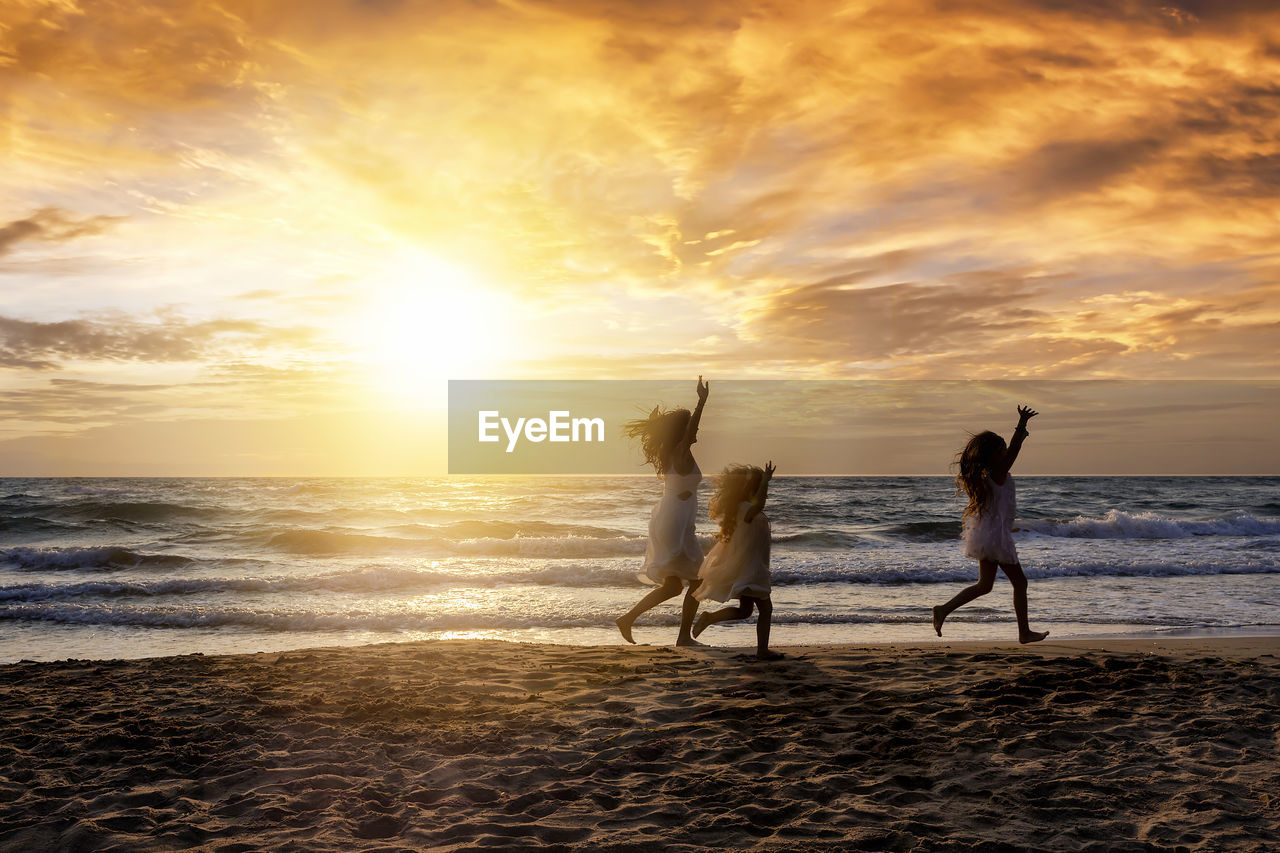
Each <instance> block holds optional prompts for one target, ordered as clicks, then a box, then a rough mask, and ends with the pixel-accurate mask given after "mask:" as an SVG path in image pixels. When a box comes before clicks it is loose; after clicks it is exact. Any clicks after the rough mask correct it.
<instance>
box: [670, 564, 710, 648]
mask: <svg viewBox="0 0 1280 853" xmlns="http://www.w3.org/2000/svg"><path fill="white" fill-rule="evenodd" d="M701 583H702V580H701V579H697V580H691V581H689V588H688V589H686V590H685V591H684V603H683V604H682V605H681V606H680V633H679V634H678V635H677V636H676V645H677V646H701V645H705V644H704V643H699V642H698V641H697V640H695V639H694V638H693V637H692V635H690V633H689V629H690V628H691V627H692V626H693V616H694V614H695V613H697V612H698V599H696V598H694V597H693V591H694V590H695V589H697V588H698V586H699V585H700V584H701Z"/></svg>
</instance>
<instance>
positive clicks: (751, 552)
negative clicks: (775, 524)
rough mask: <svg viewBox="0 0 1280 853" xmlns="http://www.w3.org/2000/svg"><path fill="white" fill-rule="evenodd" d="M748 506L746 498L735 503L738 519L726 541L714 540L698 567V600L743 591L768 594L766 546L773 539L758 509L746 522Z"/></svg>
mask: <svg viewBox="0 0 1280 853" xmlns="http://www.w3.org/2000/svg"><path fill="white" fill-rule="evenodd" d="M750 509H751V504H750V503H749V502H747V501H743V502H742V503H741V504H739V505H738V523H737V525H735V526H734V528H733V535H732V536H730V537H729V541H728V542H725V541H724V540H720V541H719V542H717V543H716V544H715V545H714V546H713V547H712V549H711V550H710V551H709V552H708V553H707V557H706V559H705V560H703V561H702V568H701V569H699V570H698V577H699V578H701V579H702V583H701V584H700V585H699V586H698V588H697V589H696V590H694V593H693V597H694V598H696V599H698V600H699V601H706V600H707V599H712V600H714V601H728V600H729V599H731V598H741V597H742V596H744V595H749V596H751V597H753V598H768V597H769V592H770V590H771V587H770V585H769V547H770V543H771V541H772V537H771V534H770V532H769V517H768V516H766V515H765V514H764V513H763V512H758V513H756V517H755V518H753V519H751V522H750V523H749V524H748V523H747V521H746V516H747V512H748V511H749V510H750Z"/></svg>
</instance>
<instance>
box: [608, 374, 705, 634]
mask: <svg viewBox="0 0 1280 853" xmlns="http://www.w3.org/2000/svg"><path fill="white" fill-rule="evenodd" d="M709 390H710V386H709V385H708V383H705V382H703V381H702V377H701V376H699V377H698V405H697V407H696V408H695V409H694V410H693V412H692V414H691V413H690V412H689V410H688V409H672V410H671V411H666V412H664V411H662V409H660V408H659V407H658V406H654V407H653V411H652V412H650V413H649V417H647V418H643V419H641V420H634V421H630V422H628V423H627V424H626V426H625V427H623V430H624V432H625V433H626V434H627V435H628V436H629V437H631V438H638V439H640V447H641V449H642V450H643V451H644V458H645V461H646V462H647V463H649V464H650V465H652V466H653V467H654V470H656V471H657V472H658V476H659V477H661V478H662V484H663V486H662V499H661V500H660V501H658V505H657V506H655V507H654V508H653V513H652V514H651V515H650V516H649V543H648V545H647V546H646V548H645V554H644V566H643V567H642V568H641V569H640V574H639V577H640V580H642V581H644V582H645V583H651V584H658V588H657V589H655V590H653V591H652V592H650V593H649V594H648V595H646V596H645V597H644V598H642V599H640V602H639V603H638V604H637V605H636V606H635V607H633V608H631V609H630V610H629V611H627V613H626V614H624V615H623V616H620V617H618V619H617V625H618V630H619V631H621V632H622V637H623V639H625V640H626V641H627V642H628V643H634V642H635V639H634V638H633V637H632V636H631V626H632V625H633V624H634V623H635V621H636V618H637V617H639V616H640V614H642V613H644V612H645V611H646V610H649V609H651V608H653V607H656V606H657V605H659V604H661V603H662V602H664V601H666V600H667V599H669V598H674V597H675V596H677V595H679V594H680V590H681V588H683V586H684V585H685V584H686V583H687V584H688V587H689V588H688V590H687V591H686V593H685V597H684V603H683V605H682V607H681V611H680V633H679V634H678V636H677V637H676V645H678V646H700V645H702V644H701V643H699V642H697V641H696V640H694V639H693V637H692V636H690V633H689V628H690V626H691V625H692V624H693V614H695V613H696V612H697V611H698V602H697V600H696V599H694V597H693V591H694V589H696V588H697V586H698V567H699V566H700V565H702V547H701V546H700V545H699V544H698V538H697V536H695V535H694V519H695V516H696V515H697V512H698V483H700V482H701V481H702V472H701V471H699V470H698V463H697V461H696V460H695V459H694V458H693V451H692V447H693V444H694V442H696V441H697V440H698V422H699V421H700V420H701V419H702V409H703V407H704V406H705V405H706V403H707V394H708V392H709Z"/></svg>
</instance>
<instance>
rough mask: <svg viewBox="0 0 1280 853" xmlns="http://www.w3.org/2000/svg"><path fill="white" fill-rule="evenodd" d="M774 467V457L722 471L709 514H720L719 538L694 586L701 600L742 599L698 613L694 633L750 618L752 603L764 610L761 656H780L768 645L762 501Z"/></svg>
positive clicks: (766, 539) (758, 626)
mask: <svg viewBox="0 0 1280 853" xmlns="http://www.w3.org/2000/svg"><path fill="white" fill-rule="evenodd" d="M774 470H775V469H774V467H773V463H772V462H769V463H768V464H767V465H765V466H764V468H763V469H761V468H756V467H753V466H749V465H730V466H729V467H728V468H725V469H724V472H723V473H722V474H721V475H720V484H719V488H718V489H717V490H716V494H715V497H713V498H712V499H711V517H712V518H718V519H719V520H720V537H719V539H720V541H718V542H716V544H715V546H714V547H713V548H712V549H711V551H710V553H708V554H707V557H706V559H705V560H703V561H702V568H701V569H699V570H698V577H699V578H700V579H701V580H702V583H701V584H700V585H699V586H698V588H697V591H696V592H694V597H695V598H697V599H698V600H699V601H706V600H708V599H712V600H715V601H728V600H729V599H730V598H736V599H738V606H737V607H722V608H721V609H719V610H717V611H715V612H714V613H703V614H702V615H701V616H699V617H698V621H697V622H696V623H695V624H694V626H693V636H695V637H696V636H698V635H699V634H701V633H702V632H703V631H705V630H706V629H707V627H708V626H710V625H714V624H716V623H717V622H724V621H726V620H729V619H746V618H747V617H748V616H750V615H751V609H752V608H753V607H754V608H755V609H756V610H758V611H759V612H760V618H759V619H758V620H757V621H756V657H758V658H760V659H761V660H776V659H777V658H780V657H782V655H781V654H779V653H778V652H773V651H770V650H769V627H770V623H771V621H772V617H773V602H772V601H771V600H770V599H769V592H770V586H769V546H770V541H771V539H770V533H769V517H768V516H766V515H765V514H764V503H765V500H766V499H767V498H768V495H769V481H770V480H771V479H773V472H774Z"/></svg>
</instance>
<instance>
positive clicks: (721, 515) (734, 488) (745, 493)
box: [709, 465, 764, 542]
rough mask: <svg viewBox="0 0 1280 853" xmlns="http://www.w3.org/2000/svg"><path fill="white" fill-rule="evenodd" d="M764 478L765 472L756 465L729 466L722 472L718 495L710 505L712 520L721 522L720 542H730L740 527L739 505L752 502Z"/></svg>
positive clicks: (713, 496)
mask: <svg viewBox="0 0 1280 853" xmlns="http://www.w3.org/2000/svg"><path fill="white" fill-rule="evenodd" d="M761 477H764V470H763V469H761V468H757V467H756V466H754V465H729V466H726V467H725V469H724V470H723V471H721V472H720V480H719V482H718V483H716V493H715V494H714V495H712V496H711V502H710V504H709V506H710V509H711V518H712V519H714V520H717V521H719V522H720V540H721V541H723V542H728V541H729V537H730V536H732V535H733V529H734V528H735V527H737V526H738V505H739V504H741V503H742V502H743V501H748V500H751V497H752V496H753V495H754V494H755V491H756V489H757V488H758V487H759V484H760V480H759V479H758V478H761Z"/></svg>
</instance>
